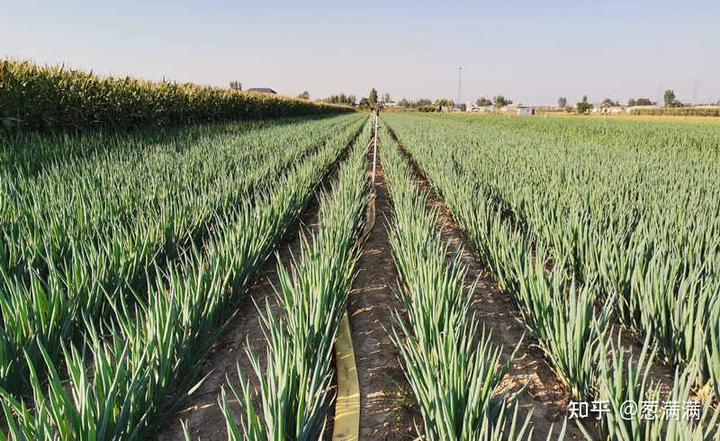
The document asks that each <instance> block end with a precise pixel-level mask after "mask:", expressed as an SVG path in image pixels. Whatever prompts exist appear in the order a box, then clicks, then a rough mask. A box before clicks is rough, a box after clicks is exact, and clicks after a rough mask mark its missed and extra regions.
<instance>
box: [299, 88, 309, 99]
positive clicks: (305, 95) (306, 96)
mask: <svg viewBox="0 0 720 441" xmlns="http://www.w3.org/2000/svg"><path fill="white" fill-rule="evenodd" d="M297 97H298V98H300V99H301V100H309V99H310V92H308V91H307V90H303V91H302V93H301V94H300V95H298V96H297Z"/></svg>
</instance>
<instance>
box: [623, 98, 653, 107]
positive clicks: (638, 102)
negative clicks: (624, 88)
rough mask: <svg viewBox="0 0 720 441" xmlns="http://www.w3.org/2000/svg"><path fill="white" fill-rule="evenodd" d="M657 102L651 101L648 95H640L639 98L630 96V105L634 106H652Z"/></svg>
mask: <svg viewBox="0 0 720 441" xmlns="http://www.w3.org/2000/svg"><path fill="white" fill-rule="evenodd" d="M654 104H655V103H654V102H652V101H650V98H647V97H640V98H638V99H634V98H630V99H629V100H628V107H633V106H652V105H654Z"/></svg>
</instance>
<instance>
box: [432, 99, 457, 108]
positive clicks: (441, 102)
mask: <svg viewBox="0 0 720 441" xmlns="http://www.w3.org/2000/svg"><path fill="white" fill-rule="evenodd" d="M435 105H436V106H438V107H453V106H454V105H455V102H453V100H450V99H447V98H438V99H436V100H435Z"/></svg>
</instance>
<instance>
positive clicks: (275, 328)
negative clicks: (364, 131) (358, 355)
mask: <svg viewBox="0 0 720 441" xmlns="http://www.w3.org/2000/svg"><path fill="white" fill-rule="evenodd" d="M359 143H362V141H360V142H359ZM366 153H367V152H366V150H365V149H364V145H358V146H356V147H355V149H354V150H353V152H352V153H351V155H350V157H349V158H348V160H347V163H346V164H344V165H343V166H342V167H341V169H340V172H339V176H338V179H337V181H336V183H335V184H334V185H332V187H331V189H330V190H329V191H328V192H327V193H325V194H323V195H322V196H321V198H320V227H319V230H318V231H317V232H316V234H315V235H313V236H312V238H311V239H310V240H308V239H306V238H303V241H302V246H301V251H300V255H299V256H298V258H297V259H296V260H294V262H293V264H292V269H291V270H290V271H288V270H287V269H285V267H284V266H282V264H280V263H279V264H278V270H279V276H280V286H279V288H278V292H277V295H278V300H279V303H280V305H281V307H282V313H281V314H279V315H276V314H273V313H272V312H271V309H270V307H269V305H267V304H266V308H265V311H264V312H262V326H263V329H264V330H265V335H266V337H267V349H266V354H265V355H266V358H265V359H266V360H267V363H266V367H265V369H263V368H262V366H261V363H260V358H259V356H258V355H257V354H255V353H254V352H253V351H252V350H248V357H249V358H250V360H251V363H252V366H253V370H254V373H255V376H256V377H257V380H258V382H259V383H260V388H259V392H258V393H257V394H256V393H254V392H252V391H251V388H250V384H249V381H248V380H247V379H246V378H244V377H243V375H242V374H240V373H239V374H238V376H239V380H240V382H241V387H240V389H239V390H238V389H237V388H235V387H233V386H232V384H229V385H228V389H229V390H230V393H228V392H227V391H226V390H225V389H223V391H222V393H221V396H220V399H219V403H220V408H221V409H222V411H223V414H224V415H225V420H226V422H227V429H228V439H231V440H244V439H249V440H258V441H260V440H276V439H287V440H314V439H322V437H323V435H322V434H323V432H324V430H325V426H326V422H327V417H328V409H329V407H330V404H331V402H332V394H331V392H332V391H331V387H332V383H331V381H332V371H333V366H332V355H333V353H332V350H333V345H334V343H335V336H336V334H337V331H338V327H339V325H340V320H341V319H342V317H343V314H344V313H345V311H346V310H347V301H348V292H349V290H350V285H351V283H352V280H353V279H354V276H355V266H356V263H357V260H358V257H359V246H358V245H359V243H358V239H359V234H360V232H361V229H362V226H363V222H364V220H365V210H366V208H367V203H368V196H369V189H370V187H369V185H368V184H369V183H368V182H367V178H366V169H367V161H366V159H365V158H366ZM238 369H239V368H238ZM238 372H239V370H238ZM229 396H233V397H234V398H235V399H236V400H237V401H238V402H239V403H241V410H242V412H241V415H242V416H241V425H240V426H238V424H237V423H235V418H234V412H233V410H232V407H231V404H230V400H229ZM256 399H258V400H259V402H261V403H262V405H256V404H255V400H256Z"/></svg>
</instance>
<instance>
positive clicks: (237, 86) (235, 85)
mask: <svg viewBox="0 0 720 441" xmlns="http://www.w3.org/2000/svg"><path fill="white" fill-rule="evenodd" d="M230 89H232V90H242V83H241V82H240V81H230Z"/></svg>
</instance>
